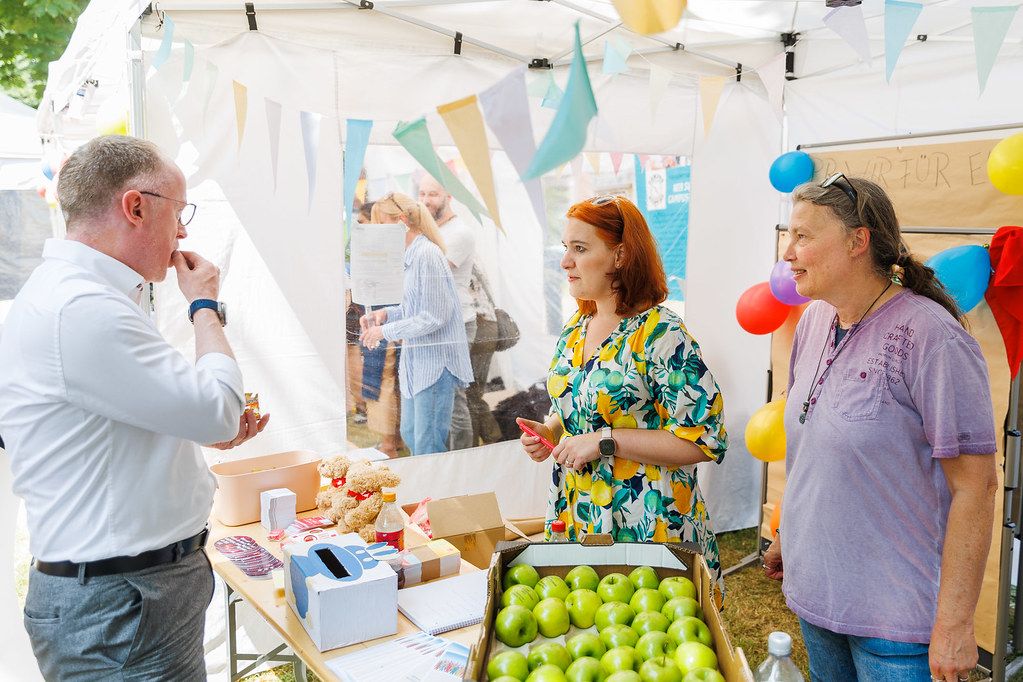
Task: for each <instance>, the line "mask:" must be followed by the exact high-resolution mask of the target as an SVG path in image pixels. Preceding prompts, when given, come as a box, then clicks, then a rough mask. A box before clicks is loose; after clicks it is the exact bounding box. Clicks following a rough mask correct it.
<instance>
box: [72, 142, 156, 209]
mask: <svg viewBox="0 0 1023 682" xmlns="http://www.w3.org/2000/svg"><path fill="white" fill-rule="evenodd" d="M167 173H168V167H167V161H166V158H165V157H164V155H163V153H162V152H161V151H160V148H159V147H157V146H156V145H155V144H153V143H152V142H150V141H149V140H141V139H139V138H137V137H128V136H127V135H103V136H101V137H97V138H94V139H92V140H90V141H89V142H87V143H86V144H84V145H82V146H81V147H79V148H78V149H76V150H75V152H74V153H73V154H72V155H71V157H70V158H69V159H68V160H67V163H65V164H64V167H63V168H62V169H61V171H60V177H59V179H58V181H57V198H58V200H59V201H60V209H61V212H63V214H64V221H65V222H66V223H68V225H69V226H70V225H71V224H72V223H73V222H75V221H76V220H79V219H82V218H95V217H99V216H100V215H102V214H103V213H104V212H105V211H107V210H108V209H109V208H110V206H111V204H112V202H114V201H115V200H117V199H118V198H119V197H120V195H121V194H122V193H123V192H125V191H126V190H129V189H148V190H151V191H152V190H153V189H154V188H153V187H151V185H153V184H154V183H155V182H156V181H159V180H161V179H163V178H164V177H166V175H167ZM133 184H137V185H139V186H138V187H132V186H131V185H133Z"/></svg>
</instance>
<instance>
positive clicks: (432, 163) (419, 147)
mask: <svg viewBox="0 0 1023 682" xmlns="http://www.w3.org/2000/svg"><path fill="white" fill-rule="evenodd" d="M392 135H394V139H396V140H397V141H398V143H399V144H400V145H401V146H402V147H404V148H405V149H406V150H408V153H409V154H411V155H412V158H414V159H415V160H416V161H418V162H419V165H420V166H422V167H423V168H425V169H426V172H427V173H429V174H430V175H432V176H433V177H434V178H435V179H436V180H437V182H439V183H440V185H441V187H443V188H444V189H446V190H447V191H448V193H449V194H450V195H451V196H453V197H454V198H455V199H458V200H459V201H460V202H462V203H463V204H464V205H465V207H466V208H468V209H469V212H470V213H472V215H473V216H474V217H475V218H476V221H477V222H482V220H480V215H481V214H483V215H487V216H488V217H489V214H488V213H487V209H485V208H484V207H483V205H482V204H481V203H480V202H479V200H478V199H476V197H474V196H473V195H472V192H470V191H469V190H468V188H466V186H465V185H463V184H462V181H461V180H459V179H458V177H457V176H456V175H455V174H454V173H452V172H451V169H450V168H448V167H447V165H445V163H444V162H443V161H442V160H441V158H440V157H439V156H437V152H435V151H434V148H433V140H431V139H430V131H429V130H428V129H427V128H426V118H425V117H422V116H421V117H419V118H418V119H416V120H415V121H412V122H411V123H399V124H398V127H396V128H395V129H394V132H393V133H392Z"/></svg>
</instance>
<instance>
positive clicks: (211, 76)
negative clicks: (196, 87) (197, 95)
mask: <svg viewBox="0 0 1023 682" xmlns="http://www.w3.org/2000/svg"><path fill="white" fill-rule="evenodd" d="M219 75H220V74H219V69H217V65H216V64H214V63H213V62H206V96H205V97H203V103H202V120H203V122H205V121H206V114H207V113H208V112H209V110H210V99H212V98H213V87H214V86H215V85H216V84H217V77H218V76H219Z"/></svg>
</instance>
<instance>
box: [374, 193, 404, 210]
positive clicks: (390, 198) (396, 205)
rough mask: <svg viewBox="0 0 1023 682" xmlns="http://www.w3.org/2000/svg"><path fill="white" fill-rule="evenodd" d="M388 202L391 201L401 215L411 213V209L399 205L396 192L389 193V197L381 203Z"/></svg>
mask: <svg viewBox="0 0 1023 682" xmlns="http://www.w3.org/2000/svg"><path fill="white" fill-rule="evenodd" d="M388 200H390V202H391V203H392V204H394V205H395V207H396V208H397V209H398V212H399V213H401V214H402V215H405V214H406V213H408V212H409V209H407V208H402V207H401V204H399V203H398V199H397V197H395V196H394V192H389V193H388V194H387V196H385V197H384V198H383V199H381V200H380V201H388Z"/></svg>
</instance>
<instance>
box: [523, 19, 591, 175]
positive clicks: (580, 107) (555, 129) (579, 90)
mask: <svg viewBox="0 0 1023 682" xmlns="http://www.w3.org/2000/svg"><path fill="white" fill-rule="evenodd" d="M596 115H597V101H596V99H594V97H593V89H592V88H591V87H590V77H589V74H588V73H587V72H586V59H585V58H584V57H583V46H582V40H581V39H580V38H579V22H576V24H575V54H574V55H573V57H572V68H571V71H569V75H568V85H567V86H566V87H565V97H564V99H563V100H562V102H561V106H559V107H558V112H557V113H556V114H555V115H554V121H553V122H552V123H551V127H550V128H549V129H548V130H547V134H546V135H545V136H544V138H543V142H541V143H540V148H539V149H537V151H536V156H534V157H533V160H532V161H531V162H530V164H529V168H528V169H526V174H525V175H524V176H523V178H522V179H523V180H531V179H533V178H538V177H540V176H541V175H543V174H544V173H546V172H547V171H549V170H551V169H553V168H556V167H557V166H558V165H559V164H561V163H564V162H565V161H568V160H569V159H571V158H573V157H574V156H575V155H576V154H578V153H579V152H580V151H582V148H583V146H584V145H585V144H586V128H587V125H588V124H589V122H590V119H591V118H593V117H594V116H596Z"/></svg>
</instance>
